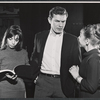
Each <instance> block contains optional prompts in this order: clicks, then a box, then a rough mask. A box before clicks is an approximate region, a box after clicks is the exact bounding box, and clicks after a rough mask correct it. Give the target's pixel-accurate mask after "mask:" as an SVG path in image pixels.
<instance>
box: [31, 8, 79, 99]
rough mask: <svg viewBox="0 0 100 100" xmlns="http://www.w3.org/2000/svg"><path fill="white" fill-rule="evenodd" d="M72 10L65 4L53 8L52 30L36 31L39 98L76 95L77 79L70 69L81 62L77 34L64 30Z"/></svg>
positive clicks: (34, 58)
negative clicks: (66, 7) (75, 79)
mask: <svg viewBox="0 0 100 100" xmlns="http://www.w3.org/2000/svg"><path fill="white" fill-rule="evenodd" d="M67 18H68V13H67V11H66V9H65V8H62V7H58V6H57V7H54V8H52V9H51V10H50V11H49V17H48V22H49V24H50V25H51V28H50V30H48V31H43V32H40V33H38V34H36V35H35V39H34V49H33V53H32V57H31V65H32V66H33V67H34V70H37V69H39V71H37V75H38V78H37V80H36V87H35V94H34V97H35V98H64V97H71V98H72V97H74V88H75V84H74V83H75V81H74V79H73V78H72V76H71V75H70V73H69V71H68V70H69V68H70V67H71V66H72V65H79V63H80V59H79V54H80V53H79V47H78V41H77V38H76V37H75V36H73V35H71V34H69V33H66V32H65V31H64V27H65V25H66V20H67Z"/></svg>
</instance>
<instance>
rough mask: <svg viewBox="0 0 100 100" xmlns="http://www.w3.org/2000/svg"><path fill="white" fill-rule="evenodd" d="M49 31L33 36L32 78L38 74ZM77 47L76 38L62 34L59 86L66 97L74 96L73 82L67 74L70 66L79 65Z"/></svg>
mask: <svg viewBox="0 0 100 100" xmlns="http://www.w3.org/2000/svg"><path fill="white" fill-rule="evenodd" d="M48 34H49V31H43V32H40V33H38V34H36V35H35V39H34V49H33V53H32V57H31V65H32V66H33V67H34V69H33V71H34V76H37V74H39V71H38V70H39V69H40V67H41V62H42V57H43V51H44V47H45V43H46V40H47V37H48ZM79 63H80V60H79V47H78V42H77V38H76V37H75V36H73V35H71V34H69V33H66V32H64V36H63V43H62V49H61V66H60V75H61V86H62V91H63V93H64V94H65V95H66V96H67V97H73V96H72V95H73V94H74V87H75V85H74V82H75V81H74V80H73V78H72V76H71V74H70V73H69V68H70V67H71V66H72V65H79Z"/></svg>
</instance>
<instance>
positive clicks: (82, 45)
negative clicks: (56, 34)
mask: <svg viewBox="0 0 100 100" xmlns="http://www.w3.org/2000/svg"><path fill="white" fill-rule="evenodd" d="M78 40H79V44H80V47H85V46H86V42H85V41H86V39H85V36H84V31H83V30H81V31H80V35H79V37H78Z"/></svg>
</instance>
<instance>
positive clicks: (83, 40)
mask: <svg viewBox="0 0 100 100" xmlns="http://www.w3.org/2000/svg"><path fill="white" fill-rule="evenodd" d="M78 39H79V43H80V46H81V47H84V48H85V50H86V52H85V53H84V56H85V58H84V59H83V61H82V63H81V65H80V68H79V67H78V66H76V65H73V66H72V67H71V68H70V69H69V72H70V73H71V74H72V76H73V78H74V79H75V80H76V81H77V82H78V83H79V84H80V93H79V97H80V98H100V50H99V48H100V24H95V25H89V26H87V27H85V28H83V29H81V31H80V36H79V37H78Z"/></svg>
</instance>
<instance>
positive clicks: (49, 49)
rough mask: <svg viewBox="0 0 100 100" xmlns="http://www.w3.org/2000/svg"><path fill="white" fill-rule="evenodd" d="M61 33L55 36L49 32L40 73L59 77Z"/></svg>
mask: <svg viewBox="0 0 100 100" xmlns="http://www.w3.org/2000/svg"><path fill="white" fill-rule="evenodd" d="M62 40H63V32H62V33H60V34H56V33H54V32H52V31H51V30H50V33H49V35H48V38H47V41H46V44H45V48H44V54H43V59H42V65H41V72H43V73H47V74H58V75H60V63H61V48H62Z"/></svg>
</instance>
